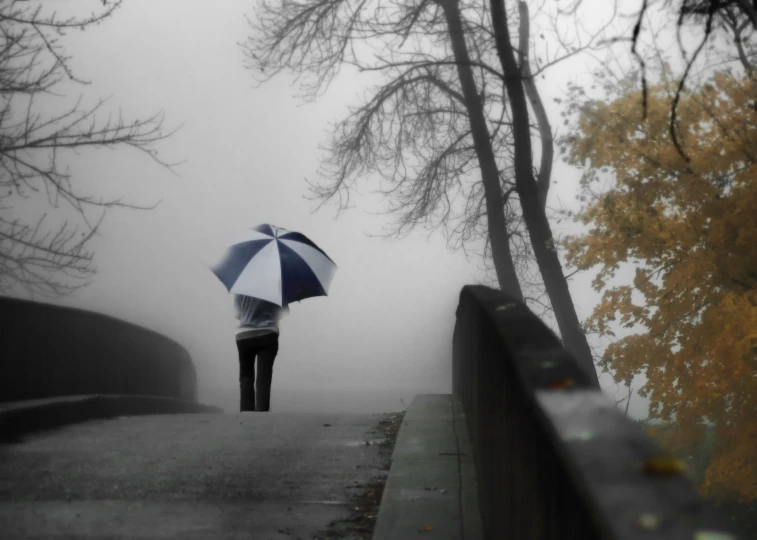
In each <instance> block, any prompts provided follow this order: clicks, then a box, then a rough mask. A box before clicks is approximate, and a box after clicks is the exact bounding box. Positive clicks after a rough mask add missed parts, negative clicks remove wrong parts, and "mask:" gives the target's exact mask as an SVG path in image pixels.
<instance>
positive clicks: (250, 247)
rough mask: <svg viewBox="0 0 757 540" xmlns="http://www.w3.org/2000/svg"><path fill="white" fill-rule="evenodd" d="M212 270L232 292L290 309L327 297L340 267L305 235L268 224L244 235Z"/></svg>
mask: <svg viewBox="0 0 757 540" xmlns="http://www.w3.org/2000/svg"><path fill="white" fill-rule="evenodd" d="M211 270H212V271H213V273H214V274H215V275H216V276H217V277H218V279H220V280H221V282H222V283H223V284H224V285H226V288H227V289H228V290H229V292H231V293H234V294H244V295H247V296H252V297H255V298H260V299H262V300H267V301H268V302H272V303H274V304H276V305H278V306H286V305H287V304H289V303H290V302H294V301H297V300H302V299H304V298H310V297H313V296H326V295H327V293H328V290H329V285H330V284H331V280H332V279H333V277H334V274H335V273H336V264H334V261H332V260H331V259H330V258H329V256H328V255H326V253H324V252H323V250H322V249H321V248H319V247H318V246H316V245H315V244H314V243H313V242H312V241H311V240H310V239H309V238H307V237H306V236H305V235H304V234H301V233H298V232H293V231H288V230H286V229H282V228H281V227H274V226H273V225H268V224H266V223H264V224H263V225H259V226H257V227H255V228H253V229H250V230H249V231H247V232H246V233H245V234H243V235H241V236H240V237H239V238H238V239H237V240H236V241H235V242H234V243H233V244H232V245H231V246H230V247H229V248H228V249H227V250H226V253H225V254H224V256H223V257H222V258H221V260H220V261H219V262H218V263H217V264H216V265H214V266H212V267H211Z"/></svg>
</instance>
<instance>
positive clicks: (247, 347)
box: [234, 294, 289, 412]
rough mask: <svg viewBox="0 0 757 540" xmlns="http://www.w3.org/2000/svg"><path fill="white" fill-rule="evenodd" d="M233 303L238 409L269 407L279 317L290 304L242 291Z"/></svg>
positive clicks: (261, 409) (254, 409)
mask: <svg viewBox="0 0 757 540" xmlns="http://www.w3.org/2000/svg"><path fill="white" fill-rule="evenodd" d="M234 307H235V311H236V317H237V319H239V326H238V328H237V331H236V341H237V350H238V351H239V391H240V397H239V410H240V412H244V411H259V412H264V411H269V410H270V409H271V382H272V380H273V362H274V360H275V359H276V354H277V353H278V351H279V321H280V320H281V318H282V317H284V316H286V315H287V314H288V313H289V308H287V307H286V306H285V307H279V306H277V305H276V304H273V303H271V302H267V301H265V300H261V299H259V298H253V297H251V296H246V295H243V294H235V295H234ZM256 359H257V364H258V365H257V377H256V375H255V360H256ZM256 379H257V380H256Z"/></svg>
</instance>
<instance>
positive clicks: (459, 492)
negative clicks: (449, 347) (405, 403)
mask: <svg viewBox="0 0 757 540" xmlns="http://www.w3.org/2000/svg"><path fill="white" fill-rule="evenodd" d="M477 489H478V488H477V484H476V473H475V467H474V464H473V455H472V450H471V446H470V440H469V438H468V433H467V429H466V426H465V416H464V414H463V410H462V405H461V404H460V401H459V400H457V399H453V398H452V396H450V395H449V394H421V395H418V396H416V397H415V399H414V400H413V402H412V403H411V405H410V407H409V409H408V411H407V413H406V414H405V419H404V422H403V424H402V428H401V429H400V432H399V437H398V438H397V444H396V445H395V448H394V453H393V454H392V465H391V470H390V472H389V478H388V479H387V483H386V487H385V488H384V495H383V498H382V500H381V510H380V512H379V515H378V520H377V522H376V529H375V531H374V536H373V540H405V539H418V538H424V539H429V540H431V539H434V540H436V539H444V540H477V539H480V538H482V532H481V516H480V512H479V507H478V492H477Z"/></svg>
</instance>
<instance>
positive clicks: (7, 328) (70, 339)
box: [0, 298, 197, 401]
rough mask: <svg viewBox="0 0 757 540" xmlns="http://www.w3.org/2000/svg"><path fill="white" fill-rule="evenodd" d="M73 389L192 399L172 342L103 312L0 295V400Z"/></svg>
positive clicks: (188, 368) (182, 354)
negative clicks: (1, 296)
mask: <svg viewBox="0 0 757 540" xmlns="http://www.w3.org/2000/svg"><path fill="white" fill-rule="evenodd" d="M77 394H129V395H152V396H163V397H172V398H177V399H183V400H187V401H196V399H197V374H196V371H195V367H194V364H193V363H192V359H191V357H190V356H189V353H188V352H187V351H186V350H185V349H184V348H183V347H182V346H181V345H179V344H178V343H176V342H175V341H173V340H170V339H168V338H166V337H165V336H162V335H160V334H158V333H157V332H153V331H151V330H147V329H146V328H142V327H140V326H136V325H133V324H130V323H127V322H124V321H121V320H119V319H115V318H113V317H109V316H107V315H102V314H99V313H94V312H90V311H84V310H81V309H74V308H67V307H61V306H54V305H50V304H42V303H38V302H30V301H27V300H19V299H15V298H0V401H17V400H25V399H37V398H46V397H53V396H61V395H77Z"/></svg>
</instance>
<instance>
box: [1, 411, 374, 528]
mask: <svg viewBox="0 0 757 540" xmlns="http://www.w3.org/2000/svg"><path fill="white" fill-rule="evenodd" d="M379 420H380V417H379V416H378V415H352V416H351V415H324V414H277V413H276V412H272V413H267V414H260V413H237V414H191V415H160V416H139V417H124V418H117V419H111V420H93V421H89V422H86V423H83V424H77V425H72V426H67V427H65V428H63V429H59V430H54V431H48V432H39V433H36V434H31V435H27V436H25V438H24V440H23V442H21V443H18V444H3V445H0V531H2V534H0V536H2V538H3V539H14V538H103V537H107V538H129V539H135V538H190V539H192V538H198V539H199V538H202V539H210V538H254V539H259V540H267V539H284V538H287V539H295V538H302V539H311V538H318V537H320V538H323V537H325V535H320V533H321V532H322V531H324V530H326V529H327V527H328V525H329V523H330V522H331V521H332V520H336V519H344V518H346V517H347V516H348V515H349V509H348V507H347V500H348V499H349V496H350V492H351V490H350V486H354V485H357V484H361V483H366V482H369V481H371V480H372V479H375V478H377V477H379V476H381V475H382V474H383V475H385V474H386V472H385V471H383V470H382V469H381V467H380V465H381V463H380V461H381V460H380V459H379V454H380V449H379V447H378V445H376V444H370V445H366V441H369V442H370V441H373V442H374V443H375V442H378V441H379V440H380V439H381V438H382V434H380V433H378V432H377V431H376V430H375V428H376V426H377V423H378V421H379ZM325 424H330V426H326V425H325ZM319 535H320V536H319Z"/></svg>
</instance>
